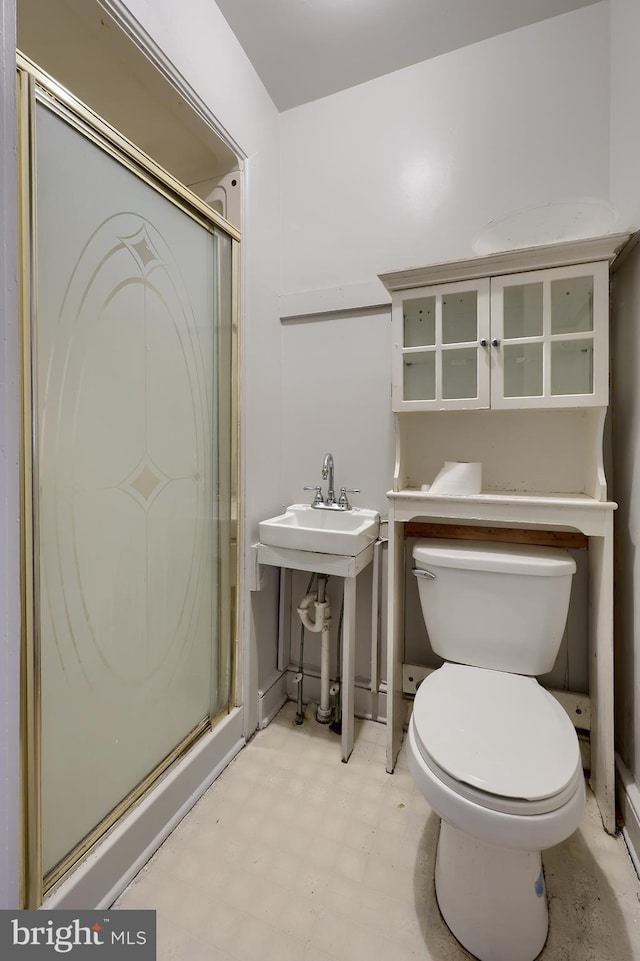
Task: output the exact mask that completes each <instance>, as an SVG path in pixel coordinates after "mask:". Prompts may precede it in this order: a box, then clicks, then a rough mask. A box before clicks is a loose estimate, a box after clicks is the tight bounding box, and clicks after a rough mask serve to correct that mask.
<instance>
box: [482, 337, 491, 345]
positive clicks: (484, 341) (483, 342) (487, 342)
mask: <svg viewBox="0 0 640 961" xmlns="http://www.w3.org/2000/svg"><path fill="white" fill-rule="evenodd" d="M488 344H489V341H488V340H487V338H486V337H483V338H482V340H481V341H480V346H481V347H487V346H488Z"/></svg>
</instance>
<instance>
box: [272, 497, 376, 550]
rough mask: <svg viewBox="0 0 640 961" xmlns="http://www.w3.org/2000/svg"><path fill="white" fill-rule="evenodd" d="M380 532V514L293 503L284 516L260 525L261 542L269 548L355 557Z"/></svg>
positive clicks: (273, 518) (355, 508)
mask: <svg viewBox="0 0 640 961" xmlns="http://www.w3.org/2000/svg"><path fill="white" fill-rule="evenodd" d="M379 529H380V514H379V513H378V512H377V511H369V510H365V509H364V508H358V507H354V508H352V509H351V510H349V511H333V510H322V509H321V508H316V507H311V506H310V505H309V504H292V505H291V507H287V509H286V511H285V512H284V514H280V515H279V516H278V517H271V518H269V520H266V521H261V522H260V541H261V543H262V544H267V545H268V546H269V547H289V548H293V549H294V550H299V551H315V552H316V553H318V554H344V555H347V556H349V557H355V555H356V554H359V553H360V551H363V550H364V549H365V547H368V545H369V544H371V543H373V541H375V540H376V538H377V537H378V531H379Z"/></svg>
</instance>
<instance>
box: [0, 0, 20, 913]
mask: <svg viewBox="0 0 640 961" xmlns="http://www.w3.org/2000/svg"><path fill="white" fill-rule="evenodd" d="M0 144H2V153H1V157H0V771H1V772H2V777H1V778H0V908H16V907H18V906H19V904H18V899H19V896H20V895H19V844H20V816H19V781H20V764H19V761H20V464H19V457H20V454H19V452H20V440H19V437H20V373H19V372H20V363H19V347H18V290H17V282H18V226H17V216H18V215H17V193H18V191H17V168H16V32H15V0H0Z"/></svg>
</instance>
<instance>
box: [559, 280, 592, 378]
mask: <svg viewBox="0 0 640 961" xmlns="http://www.w3.org/2000/svg"><path fill="white" fill-rule="evenodd" d="M576 335H577V336H576ZM592 392H593V277H592V276H587V277H566V278H562V279H558V280H552V281H551V393H552V394H553V395H554V396H558V395H561V394H590V393H592Z"/></svg>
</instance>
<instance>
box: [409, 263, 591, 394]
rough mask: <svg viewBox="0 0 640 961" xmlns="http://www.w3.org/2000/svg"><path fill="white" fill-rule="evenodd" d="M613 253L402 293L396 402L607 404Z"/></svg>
mask: <svg viewBox="0 0 640 961" xmlns="http://www.w3.org/2000/svg"><path fill="white" fill-rule="evenodd" d="M608 279H609V265H608V262H606V261H601V262H596V263H588V264H582V265H571V266H568V267H557V268H551V269H546V270H533V271H523V272H517V273H509V274H502V275H494V276H490V277H482V278H478V279H474V280H467V281H461V282H459V283H448V284H435V285H425V286H422V287H417V288H415V289H411V290H410V291H406V290H403V291H397V292H395V293H394V294H393V295H392V296H393V306H392V330H393V374H392V378H393V382H392V403H393V409H394V410H396V411H410V410H470V409H481V408H496V409H517V408H521V409H522V408H532V407H534V408H535V407H538V408H540V407H584V406H606V404H607V392H608V374H607V366H608V329H609V317H608Z"/></svg>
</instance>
